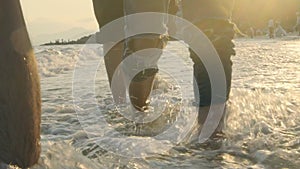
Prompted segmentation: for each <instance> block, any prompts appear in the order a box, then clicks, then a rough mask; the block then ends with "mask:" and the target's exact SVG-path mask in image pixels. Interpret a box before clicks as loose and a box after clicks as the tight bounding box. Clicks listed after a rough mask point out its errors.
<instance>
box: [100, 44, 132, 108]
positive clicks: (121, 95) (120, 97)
mask: <svg viewBox="0 0 300 169" xmlns="http://www.w3.org/2000/svg"><path fill="white" fill-rule="evenodd" d="M107 46H109V45H107V44H104V45H103V48H104V51H107V50H108V49H107ZM123 49H124V42H120V43H118V44H117V45H115V46H114V47H113V48H112V49H111V50H109V51H108V52H107V54H106V55H105V56H104V60H105V66H106V71H107V75H108V79H109V84H110V86H111V85H112V84H111V83H112V79H113V76H114V73H118V74H120V73H123V72H115V71H116V69H117V67H118V66H119V65H120V63H121V62H122V59H123V52H124V50H123ZM118 77H120V78H123V76H122V75H121V76H118ZM125 87H126V86H125V83H124V79H118V83H117V84H114V88H113V90H112V95H113V98H114V101H115V102H116V103H117V104H121V103H124V102H125V99H126V88H125Z"/></svg>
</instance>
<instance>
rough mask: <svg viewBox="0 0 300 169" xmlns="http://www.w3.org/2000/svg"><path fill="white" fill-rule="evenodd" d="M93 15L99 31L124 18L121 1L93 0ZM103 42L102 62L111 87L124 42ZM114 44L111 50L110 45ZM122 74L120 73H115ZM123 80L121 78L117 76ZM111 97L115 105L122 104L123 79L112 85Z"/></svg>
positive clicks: (123, 93) (123, 97) (121, 55)
mask: <svg viewBox="0 0 300 169" xmlns="http://www.w3.org/2000/svg"><path fill="white" fill-rule="evenodd" d="M93 6H94V13H95V16H96V19H97V22H98V24H99V28H100V29H101V28H102V27H103V26H105V25H107V24H109V23H111V22H113V21H114V20H116V19H118V18H121V17H123V16H124V11H123V1H122V0H120V1H112V0H93ZM106 40H107V41H105V42H103V51H104V53H105V56H104V62H105V67H106V72H107V76H108V80H109V84H110V86H111V83H112V79H113V75H114V73H116V72H115V71H116V69H117V67H118V66H119V65H120V63H121V62H122V59H123V53H124V41H122V42H114V40H109V39H106ZM113 43H116V45H114V46H113V47H112V48H110V47H111V44H113ZM117 73H122V72H117ZM119 77H120V78H123V76H119ZM114 85H116V86H114V90H112V95H113V98H114V100H115V102H116V103H118V104H119V103H123V102H124V100H125V97H126V88H125V83H124V80H123V79H118V84H114Z"/></svg>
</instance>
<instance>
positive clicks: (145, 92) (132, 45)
mask: <svg viewBox="0 0 300 169" xmlns="http://www.w3.org/2000/svg"><path fill="white" fill-rule="evenodd" d="M167 9H168V0H154V1H151V2H150V1H148V0H125V1H124V12H125V15H130V14H136V13H142V12H160V13H166V12H167ZM146 22H147V21H146ZM152 22H153V25H154V26H155V27H158V29H160V30H161V32H162V34H163V33H164V32H166V25H165V23H164V19H163V18H161V20H156V21H152ZM125 24H126V29H125V33H127V34H130V33H135V32H139V31H143V23H140V24H137V23H135V22H133V21H132V20H131V19H130V18H126V21H125ZM165 43H166V39H165V38H164V37H163V36H162V35H161V34H152V33H146V34H138V35H135V36H132V37H130V38H128V39H126V40H125V44H126V48H125V55H124V57H125V58H126V57H128V56H130V55H136V54H135V52H138V51H140V50H145V49H150V48H156V49H163V48H164V46H165ZM152 54H153V56H150V57H153V58H156V59H152V61H151V62H153V63H146V59H145V58H146V57H149V56H142V57H139V56H137V55H136V57H137V58H141V59H140V60H139V59H136V60H134V61H133V62H134V63H128V64H127V63H125V67H126V68H125V69H126V70H125V74H126V73H128V74H130V72H131V71H132V70H135V69H140V68H143V67H144V66H146V65H152V67H151V68H147V69H142V70H141V71H140V72H139V73H138V74H136V75H135V76H134V78H133V79H132V81H131V82H130V84H129V95H130V100H131V103H132V104H133V106H134V107H135V108H136V109H137V110H140V111H144V110H145V109H146V108H147V104H148V103H149V102H148V97H149V95H150V93H151V90H152V86H153V80H154V77H155V74H156V73H157V71H158V68H157V66H156V63H157V60H158V58H159V56H160V55H161V52H154V53H152ZM143 57H144V58H143ZM153 65H154V66H153Z"/></svg>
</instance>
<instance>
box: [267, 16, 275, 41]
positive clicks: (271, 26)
mask: <svg viewBox="0 0 300 169" xmlns="http://www.w3.org/2000/svg"><path fill="white" fill-rule="evenodd" d="M268 28H269V38H270V39H273V38H274V34H275V21H274V19H270V20H269V22H268Z"/></svg>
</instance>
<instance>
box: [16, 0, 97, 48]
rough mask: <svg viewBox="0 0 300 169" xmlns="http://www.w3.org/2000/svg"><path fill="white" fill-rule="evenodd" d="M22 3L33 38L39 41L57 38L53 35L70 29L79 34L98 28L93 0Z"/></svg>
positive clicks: (36, 0)
mask: <svg viewBox="0 0 300 169" xmlns="http://www.w3.org/2000/svg"><path fill="white" fill-rule="evenodd" d="M21 4H22V9H23V13H24V18H25V20H26V23H27V27H28V31H29V34H30V36H31V39H32V41H34V42H35V41H37V43H41V42H45V41H48V40H55V39H51V36H54V34H56V33H61V32H68V31H69V30H72V31H74V33H75V34H76V33H77V34H79V33H80V31H82V32H95V31H97V29H98V24H97V22H96V19H95V17H94V12H93V6H92V0H21ZM76 31H77V32H76ZM70 32H71V31H70Z"/></svg>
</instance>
